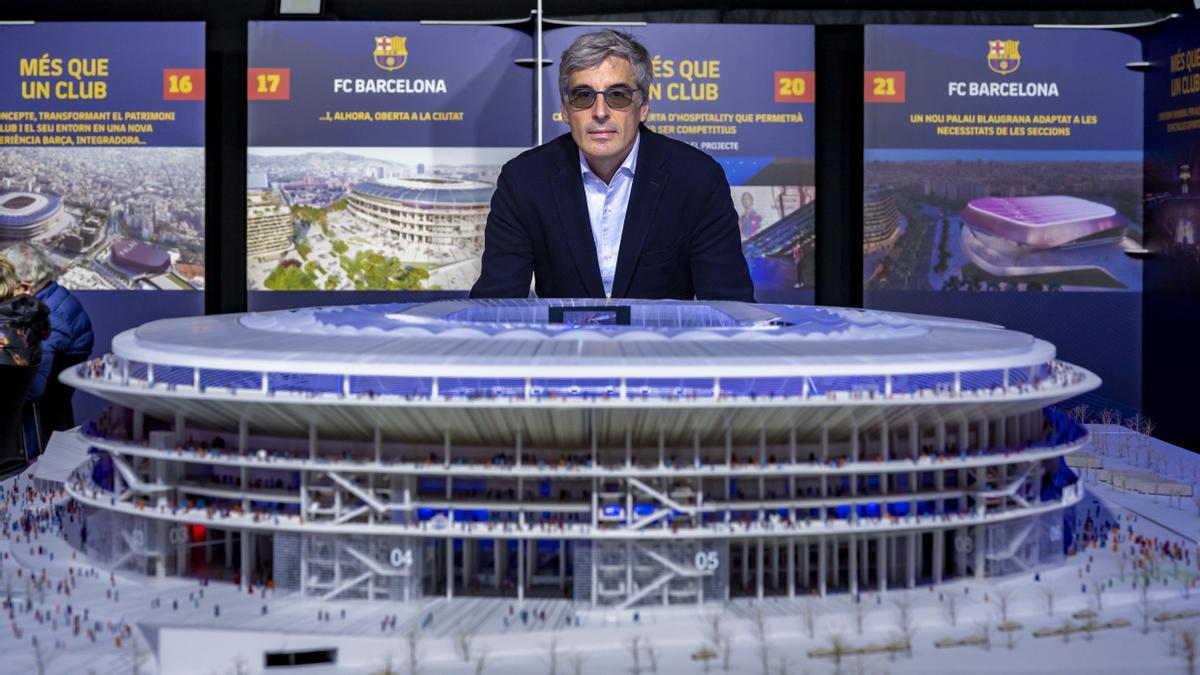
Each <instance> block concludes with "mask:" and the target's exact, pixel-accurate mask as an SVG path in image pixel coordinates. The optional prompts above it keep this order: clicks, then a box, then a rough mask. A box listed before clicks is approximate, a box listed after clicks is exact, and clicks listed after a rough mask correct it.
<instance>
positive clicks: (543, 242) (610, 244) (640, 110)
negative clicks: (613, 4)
mask: <svg viewBox="0 0 1200 675" xmlns="http://www.w3.org/2000/svg"><path fill="white" fill-rule="evenodd" d="M653 76H654V72H653V68H652V66H651V62H650V55H649V52H648V51H647V50H646V48H645V47H643V46H642V45H641V44H639V43H638V42H637V41H636V40H635V39H633V37H631V36H629V35H625V34H623V33H618V32H615V31H609V30H606V31H599V32H596V33H588V34H585V35H581V36H580V37H579V38H578V39H576V40H575V42H574V43H572V44H571V46H570V47H568V48H567V50H566V51H565V52H563V54H562V58H561V59H560V61H559V72H558V83H559V94H560V96H559V99H560V101H561V105H562V114H563V120H564V121H566V123H567V125H568V126H569V127H570V133H567V134H563V135H562V136H559V137H558V138H556V139H554V140H552V141H550V142H549V143H546V144H545V145H543V146H541V147H538V148H534V149H533V150H529V151H527V152H525V153H523V154H521V155H520V156H518V157H516V158H515V159H513V160H512V161H510V162H509V163H507V164H505V165H504V168H503V169H502V170H501V172H500V178H499V179H498V181H497V184H496V192H495V194H494V195H493V196H492V208H491V212H490V213H489V214H488V221H487V225H486V229H485V231H484V251H483V263H482V270H481V272H480V276H479V280H478V281H476V282H475V286H474V287H473V288H472V289H471V297H474V298H511V297H522V298H523V297H526V296H527V295H528V292H529V285H530V281H531V277H532V278H533V279H534V280H536V284H537V285H536V291H537V295H538V296H539V297H543V298H555V297H557V298H677V299H682V300H691V299H694V298H699V299H706V300H743V301H747V302H753V300H754V287H753V284H752V283H751V282H750V273H749V270H748V268H747V266H746V259H745V258H744V257H743V256H742V249H741V237H740V233H739V230H738V222H737V221H738V219H737V213H736V212H735V211H734V208H733V200H732V199H731V196H730V190H729V183H728V182H727V181H726V179H725V172H724V171H723V170H722V169H721V167H720V165H718V164H717V163H716V162H715V161H713V159H712V158H711V157H709V156H708V155H706V154H704V153H703V152H701V151H699V150H697V149H695V148H693V147H692V146H690V145H688V144H686V143H681V142H679V141H675V140H672V139H670V138H667V137H666V136H662V135H660V134H656V133H654V132H653V131H650V130H649V129H648V128H646V127H645V125H644V124H643V122H645V121H646V120H647V119H649V115H650V100H649V94H650V84H651V80H652V79H653Z"/></svg>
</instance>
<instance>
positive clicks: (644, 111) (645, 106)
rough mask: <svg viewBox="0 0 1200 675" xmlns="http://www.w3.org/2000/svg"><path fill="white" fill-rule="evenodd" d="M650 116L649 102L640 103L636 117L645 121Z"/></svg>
mask: <svg viewBox="0 0 1200 675" xmlns="http://www.w3.org/2000/svg"><path fill="white" fill-rule="evenodd" d="M649 117H650V102H649V101H646V102H645V103H642V108H641V110H639V111H638V119H640V120H641V121H643V122H645V121H646V120H647V119H649Z"/></svg>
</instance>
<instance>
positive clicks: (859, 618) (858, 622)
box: [854, 595, 867, 635]
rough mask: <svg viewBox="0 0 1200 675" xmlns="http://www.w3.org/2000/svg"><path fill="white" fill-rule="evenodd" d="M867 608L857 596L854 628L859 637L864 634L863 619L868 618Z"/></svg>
mask: <svg viewBox="0 0 1200 675" xmlns="http://www.w3.org/2000/svg"><path fill="white" fill-rule="evenodd" d="M866 615H867V608H866V605H864V604H863V603H862V600H861V599H860V598H859V597H858V596H857V595H856V596H854V626H855V628H856V629H857V631H858V634H859V635H862V632H863V619H865V618H866Z"/></svg>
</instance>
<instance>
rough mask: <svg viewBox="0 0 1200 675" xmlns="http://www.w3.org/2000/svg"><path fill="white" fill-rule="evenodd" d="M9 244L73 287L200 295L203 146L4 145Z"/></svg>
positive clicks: (1, 187)
mask: <svg viewBox="0 0 1200 675" xmlns="http://www.w3.org/2000/svg"><path fill="white" fill-rule="evenodd" d="M10 246H23V247H31V248H32V249H33V250H34V251H35V252H36V254H37V255H40V256H41V257H42V258H44V259H45V261H46V262H47V263H48V264H49V265H51V266H52V267H53V268H54V269H56V270H59V272H60V273H59V276H58V281H59V283H61V284H62V285H63V286H65V287H67V288H70V289H72V290H202V289H203V288H204V150H203V148H138V149H136V150H133V151H130V150H129V149H115V148H83V149H76V148H72V149H69V150H63V149H55V148H22V147H2V148H0V250H3V249H5V248H8V247H10Z"/></svg>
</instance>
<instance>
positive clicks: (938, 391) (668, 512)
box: [63, 300, 1099, 610]
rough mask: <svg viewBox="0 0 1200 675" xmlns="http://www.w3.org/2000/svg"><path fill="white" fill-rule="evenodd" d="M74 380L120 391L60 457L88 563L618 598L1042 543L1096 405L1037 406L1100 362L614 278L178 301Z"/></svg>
mask: <svg viewBox="0 0 1200 675" xmlns="http://www.w3.org/2000/svg"><path fill="white" fill-rule="evenodd" d="M63 379H64V381H65V382H67V383H69V384H71V385H72V386H75V387H77V388H79V389H80V390H82V391H86V392H88V393H90V394H94V395H96V396H99V397H101V398H104V399H107V400H108V401H109V402H111V403H112V404H114V405H113V406H112V407H110V408H109V409H108V411H107V412H106V413H105V414H104V415H103V416H102V417H100V418H98V419H96V420H93V421H91V422H89V423H88V424H86V425H85V426H84V427H83V428H82V429H81V430H80V432H79V433H80V434H82V435H83V439H84V441H85V442H86V443H87V445H88V446H90V447H91V448H92V451H91V453H90V455H89V458H88V460H87V461H86V462H85V463H84V464H82V465H81V466H80V467H79V468H78V469H76V470H75V472H74V473H73V474H72V475H71V477H70V479H69V480H68V481H67V482H66V486H65V487H66V490H67V492H68V493H69V494H70V496H71V497H73V498H74V499H76V500H77V501H78V502H79V503H80V504H81V505H83V506H84V507H85V510H86V523H87V528H88V531H89V535H88V537H87V539H86V545H85V546H86V553H87V554H88V557H89V558H90V559H92V560H93V561H96V562H97V563H99V564H104V565H105V566H110V567H114V568H117V569H122V570H126V571H129V572H133V573H135V574H138V575H147V576H151V577H160V578H164V577H174V576H178V577H189V576H190V577H196V578H210V577H211V578H216V579H226V580H237V581H238V582H239V583H241V582H242V581H243V580H244V581H245V583H248V584H253V585H255V586H259V585H266V584H269V585H271V586H272V587H273V588H276V589H280V590H291V591H295V592H297V593H299V594H300V595H301V596H302V597H306V598H312V599H314V600H326V601H341V600H352V601H368V602H369V601H380V600H393V601H396V600H400V601H407V600H417V599H420V598H422V597H424V598H429V597H445V598H461V597H464V596H497V597H502V598H512V599H515V600H518V601H520V600H524V599H528V598H534V597H541V598H558V599H566V600H570V601H572V602H573V603H575V604H576V605H579V606H584V607H592V608H611V609H615V610H621V609H635V608H644V607H646V606H651V605H658V606H662V605H693V606H694V605H697V604H703V603H725V602H728V601H730V600H731V599H733V598H736V597H737V596H750V597H758V598H763V597H764V596H777V597H778V596H784V597H795V596H808V595H825V594H836V593H849V594H850V595H852V596H855V597H856V596H857V595H858V594H860V593H864V592H884V591H886V590H888V589H905V588H912V587H914V586H921V585H929V584H934V585H937V584H941V583H942V582H943V581H944V580H950V579H956V578H962V579H977V580H979V579H984V578H991V577H1004V576H1006V575H1012V574H1014V573H1025V572H1029V571H1030V570H1034V569H1036V568H1039V566H1041V567H1044V566H1045V565H1047V564H1054V563H1058V562H1061V561H1062V560H1063V559H1064V557H1065V554H1066V553H1067V551H1068V550H1070V549H1072V548H1073V547H1075V546H1076V545H1077V542H1076V541H1075V539H1074V538H1075V537H1076V536H1077V535H1076V533H1075V532H1074V529H1075V523H1076V516H1075V514H1074V507H1075V506H1076V504H1077V502H1079V501H1080V499H1081V498H1082V494H1083V491H1082V489H1081V485H1080V483H1079V481H1078V479H1077V477H1076V475H1075V474H1074V473H1073V472H1072V471H1071V470H1070V469H1068V468H1067V467H1066V463H1065V461H1064V458H1065V457H1067V456H1069V455H1071V453H1074V452H1075V451H1078V450H1081V449H1083V448H1084V446H1085V445H1086V444H1087V441H1088V432H1087V430H1086V428H1085V427H1084V426H1083V425H1081V424H1079V423H1078V422H1076V421H1075V420H1074V419H1072V418H1070V417H1068V416H1066V415H1064V414H1062V413H1058V412H1056V411H1054V410H1052V409H1051V408H1049V407H1048V406H1050V405H1051V404H1054V403H1056V402H1059V401H1062V400H1064V399H1068V398H1071V397H1073V396H1076V395H1078V394H1081V393H1084V392H1087V391H1089V390H1092V389H1094V388H1095V387H1097V386H1098V385H1099V378H1097V377H1096V376H1095V375H1094V374H1092V373H1090V372H1089V371H1087V370H1084V369H1082V368H1079V367H1077V366H1073V365H1071V364H1068V363H1065V362H1062V361H1059V360H1057V359H1056V356H1055V349H1054V346H1053V345H1051V344H1049V343H1047V342H1045V341H1042V340H1039V339H1037V338H1035V337H1033V336H1030V335H1027V334H1024V333H1019V332H1015V331H1010V330H1005V329H1003V328H1001V327H999V326H995V325H991V324H984V323H978V322H970V321H963V320H952V319H940V318H933V317H924V316H916V315H899V314H891V313H885V312H879V311H866V310H851V309H837V308H818V307H808V306H791V305H753V304H743V303H735V302H695V303H689V302H678V301H629V300H622V301H618V300H609V301H604V300H576V301H571V300H505V301H470V300H446V301H439V302H433V303H428V304H390V305H360V306H345V307H320V308H310V309H299V310H288V311H277V312H265V313H251V314H242V315H220V316H207V317H194V318H185V319H169V320H162V321H155V322H151V323H149V324H146V325H143V326H141V327H140V328H137V329H134V330H130V331H127V332H125V333H123V334H121V335H119V336H118V337H117V338H115V340H114V341H113V352H112V354H110V355H108V356H106V357H104V358H103V359H97V360H94V361H91V362H88V363H85V364H83V365H81V366H79V367H78V368H76V369H74V370H71V371H68V372H66V373H65V374H64V375H63Z"/></svg>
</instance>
